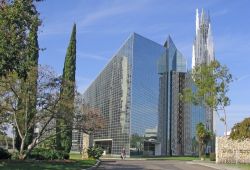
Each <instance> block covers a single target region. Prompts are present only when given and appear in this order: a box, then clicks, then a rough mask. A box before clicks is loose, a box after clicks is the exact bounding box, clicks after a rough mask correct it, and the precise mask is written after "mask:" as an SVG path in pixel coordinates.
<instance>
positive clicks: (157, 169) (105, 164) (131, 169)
mask: <svg viewBox="0 0 250 170" xmlns="http://www.w3.org/2000/svg"><path fill="white" fill-rule="evenodd" d="M97 169H98V170H105V169H114V170H143V169H146V170H214V169H213V168H209V167H205V166H201V165H194V164H187V163H186V162H185V161H172V160H166V161H164V160H159V161H158V160H153V161H150V160H110V161H109V160H104V161H102V163H101V165H100V166H99V167H98V168H97Z"/></svg>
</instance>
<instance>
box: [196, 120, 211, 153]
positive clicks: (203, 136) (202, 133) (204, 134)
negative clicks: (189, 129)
mask: <svg viewBox="0 0 250 170" xmlns="http://www.w3.org/2000/svg"><path fill="white" fill-rule="evenodd" d="M196 137H197V140H198V143H199V156H200V157H202V156H203V155H204V149H205V145H206V144H208V142H209V140H210V139H211V137H212V133H211V132H210V131H208V130H207V129H206V128H205V125H204V124H203V123H198V124H197V125H196Z"/></svg>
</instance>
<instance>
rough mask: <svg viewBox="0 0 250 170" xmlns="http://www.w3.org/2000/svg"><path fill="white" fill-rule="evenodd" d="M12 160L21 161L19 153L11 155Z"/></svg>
mask: <svg viewBox="0 0 250 170" xmlns="http://www.w3.org/2000/svg"><path fill="white" fill-rule="evenodd" d="M11 159H12V160H17V159H19V155H18V153H17V152H13V153H12V154H11Z"/></svg>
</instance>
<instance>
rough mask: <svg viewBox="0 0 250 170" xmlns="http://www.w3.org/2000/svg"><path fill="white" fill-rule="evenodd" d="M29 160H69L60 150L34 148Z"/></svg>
mask: <svg viewBox="0 0 250 170" xmlns="http://www.w3.org/2000/svg"><path fill="white" fill-rule="evenodd" d="M29 158H30V159H36V160H54V159H69V154H68V153H66V152H65V151H62V150H55V149H46V148H35V149H33V150H32V152H31V153H30V155H29Z"/></svg>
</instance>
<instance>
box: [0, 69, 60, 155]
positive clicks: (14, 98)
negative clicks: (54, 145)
mask: <svg viewBox="0 0 250 170" xmlns="http://www.w3.org/2000/svg"><path fill="white" fill-rule="evenodd" d="M32 76H36V75H33V74H28V77H27V78H26V82H29V83H30V86H32V83H36V82H34V81H29V80H30V79H31V80H33V78H32ZM30 86H24V85H23V83H22V81H21V80H20V79H19V77H18V75H17V74H14V73H12V74H11V75H10V74H9V76H8V77H1V79H0V95H1V96H2V98H1V100H2V101H1V103H0V113H1V114H5V113H8V114H7V115H8V116H7V118H8V119H9V120H10V122H9V123H11V124H12V125H13V127H14V128H15V129H16V130H17V132H18V135H19V136H20V143H21V144H20V146H19V148H18V150H19V158H20V159H25V158H26V157H27V155H28V154H29V153H30V151H31V150H32V149H33V148H34V147H35V146H36V145H37V144H39V143H41V142H43V141H44V140H45V139H43V137H44V135H45V134H46V131H49V130H51V128H55V127H49V125H50V122H51V121H52V120H53V119H55V117H56V113H57V110H58V106H59V104H58V103H59V101H60V96H59V90H60V86H61V80H60V79H59V78H58V77H57V76H55V73H54V72H53V71H51V70H50V69H49V68H48V67H40V68H39V77H38V80H37V91H36V94H34V93H29V89H28V88H29V87H30ZM33 86H34V84H33ZM24 91H27V93H24ZM33 95H35V96H36V110H35V114H34V116H33V117H30V115H29V108H30V102H31V101H32V100H33V98H32V96H33ZM20 101H22V102H20ZM61 104H62V103H61ZM31 127H39V132H37V134H36V135H35V136H33V137H32V140H31V141H28V140H27V138H28V135H29V129H30V128H31ZM52 135H53V134H52ZM47 137H50V136H47ZM47 137H46V138H47ZM26 142H27V143H26ZM25 143H26V144H27V148H25Z"/></svg>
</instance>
